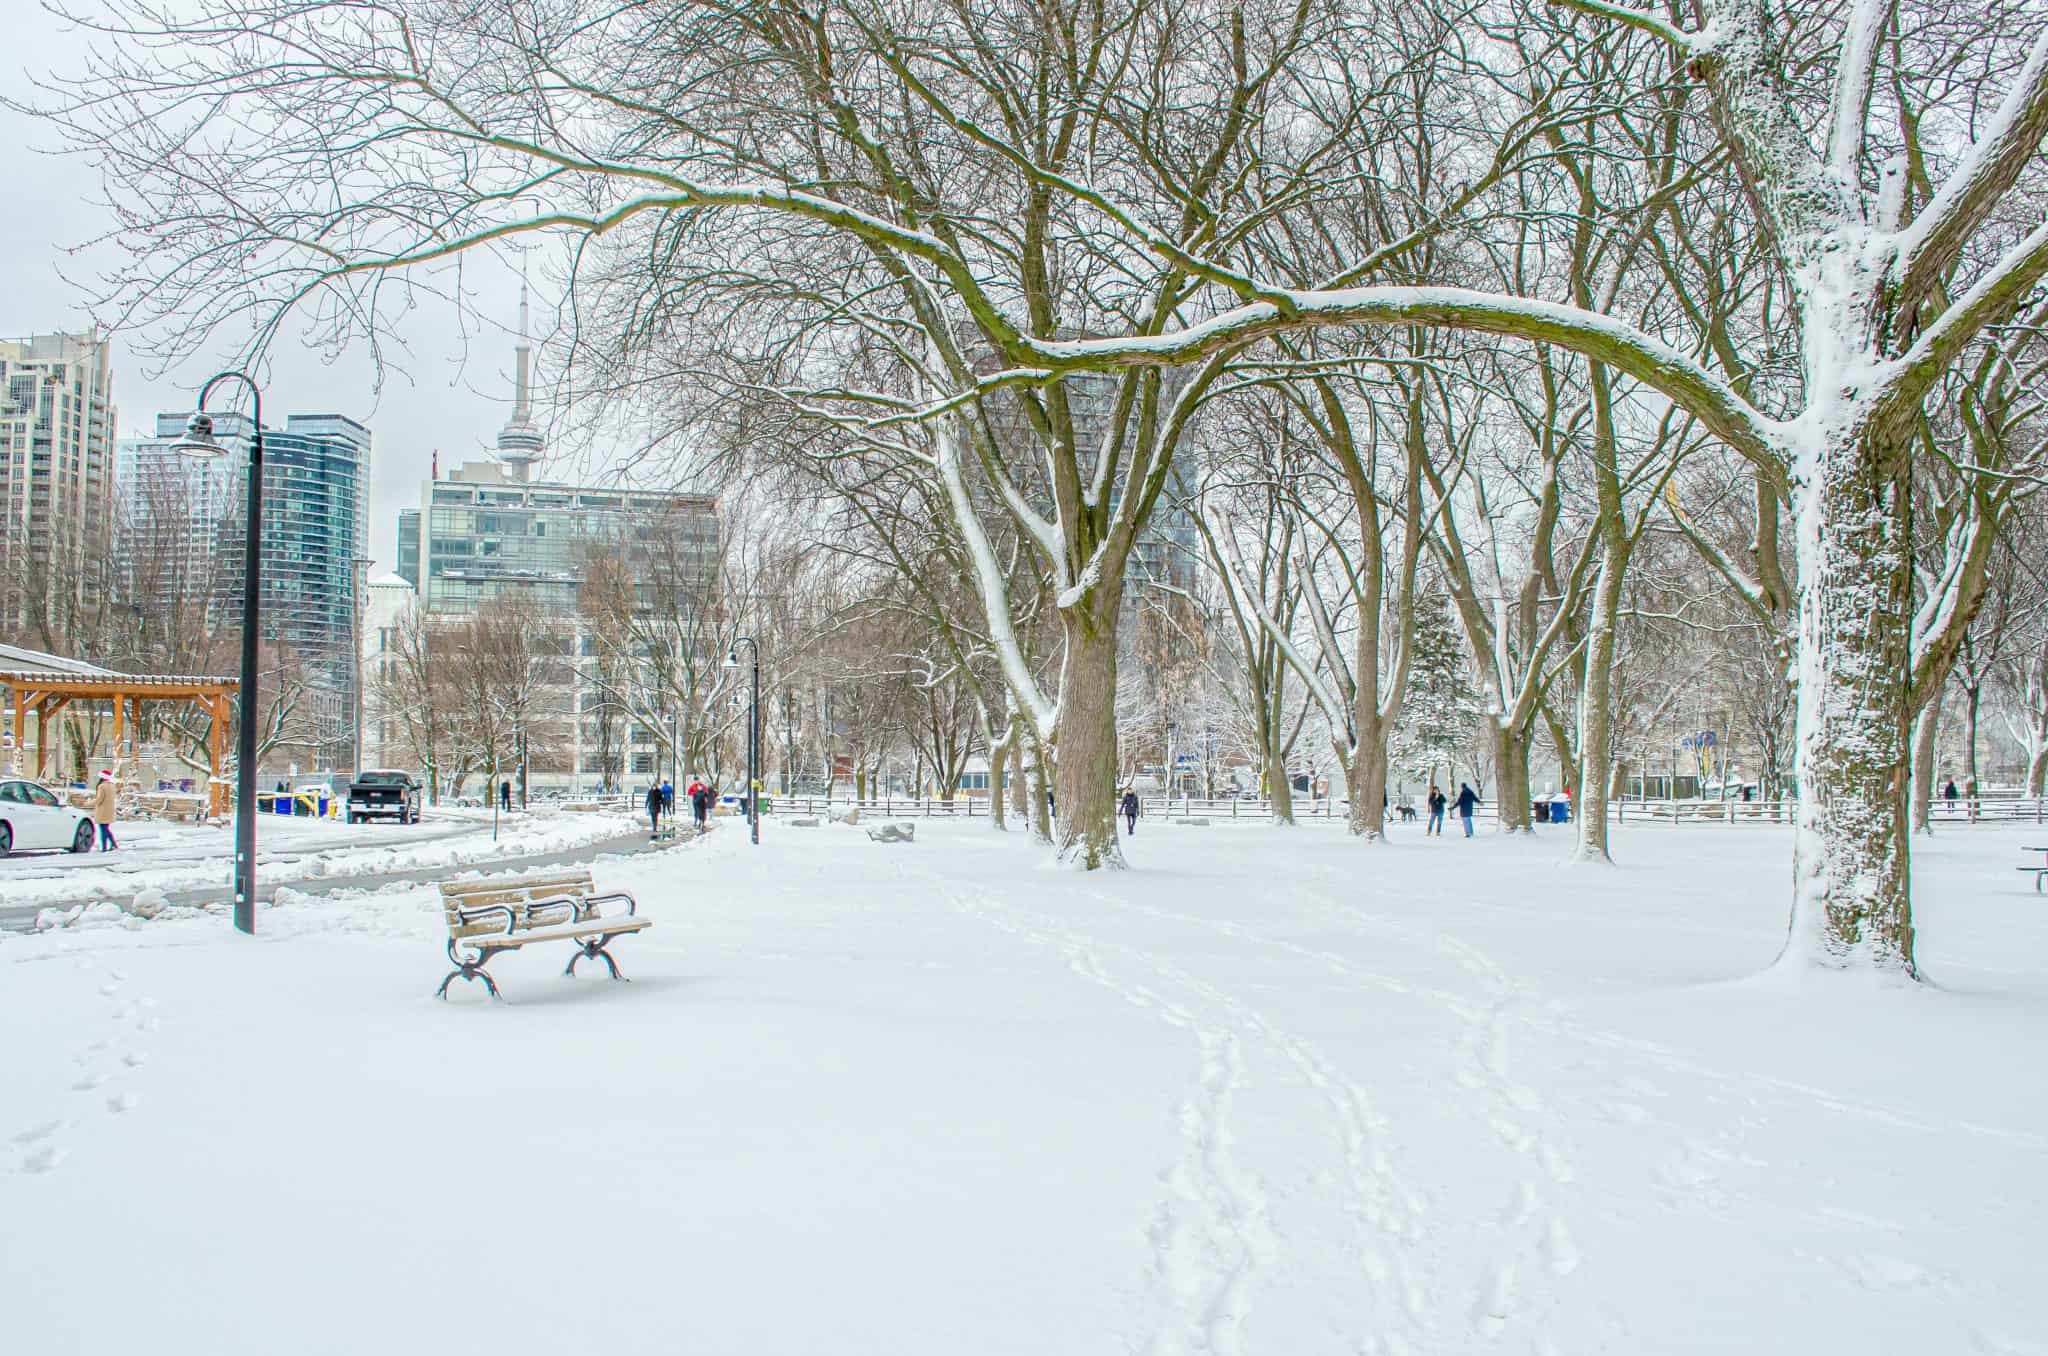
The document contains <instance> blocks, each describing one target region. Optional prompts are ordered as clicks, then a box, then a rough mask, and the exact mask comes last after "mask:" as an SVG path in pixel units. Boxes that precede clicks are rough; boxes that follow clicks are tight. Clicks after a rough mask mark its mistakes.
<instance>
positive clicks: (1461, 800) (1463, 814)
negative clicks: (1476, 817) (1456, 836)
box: [1458, 782, 1479, 838]
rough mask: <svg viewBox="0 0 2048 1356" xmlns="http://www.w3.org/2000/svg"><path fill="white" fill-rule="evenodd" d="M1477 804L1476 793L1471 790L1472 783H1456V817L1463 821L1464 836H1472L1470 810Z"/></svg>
mask: <svg viewBox="0 0 2048 1356" xmlns="http://www.w3.org/2000/svg"><path fill="white" fill-rule="evenodd" d="M1478 805H1479V796H1478V793H1476V792H1474V791H1473V790H1472V783H1470V782H1459V783H1458V818H1459V819H1461V820H1463V821H1464V824H1465V836H1466V837H1467V838H1470V837H1471V836H1472V811H1473V810H1474V809H1476V808H1477V807H1478Z"/></svg>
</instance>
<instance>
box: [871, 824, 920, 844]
mask: <svg viewBox="0 0 2048 1356" xmlns="http://www.w3.org/2000/svg"><path fill="white" fill-rule="evenodd" d="M868 837H869V838H871V839H873V840H874V841H875V842H877V843H911V842H915V841H916V840H917V825H915V824H884V825H883V826H882V827H881V828H879V829H869V830H868Z"/></svg>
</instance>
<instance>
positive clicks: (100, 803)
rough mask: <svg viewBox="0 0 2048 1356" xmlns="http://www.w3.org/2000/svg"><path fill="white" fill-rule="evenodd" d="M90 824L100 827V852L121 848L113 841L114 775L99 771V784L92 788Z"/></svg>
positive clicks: (105, 770) (103, 769) (103, 770)
mask: <svg viewBox="0 0 2048 1356" xmlns="http://www.w3.org/2000/svg"><path fill="white" fill-rule="evenodd" d="M92 822H93V823H95V824H97V825H99V826H100V851H101V852H112V851H113V850H114V849H115V848H117V847H119V846H121V845H120V844H119V843H117V842H115V841H114V774H113V773H112V772H110V771H108V770H107V769H105V768H101V769H100V784H99V785H98V786H96V787H94V788H93V793H92Z"/></svg>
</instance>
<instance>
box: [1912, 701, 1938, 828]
mask: <svg viewBox="0 0 2048 1356" xmlns="http://www.w3.org/2000/svg"><path fill="white" fill-rule="evenodd" d="M1940 730H1941V694H1939V693H1936V694H1935V695H1934V696H1933V697H1932V698H1931V699H1929V701H1928V703H1927V705H1925V706H1923V707H1921V708H1920V714H1919V716H1918V717H1917V718H1916V719H1915V720H1914V721H1913V831H1914V832H1915V833H1932V832H1934V758H1935V736H1936V734H1938V733H1939V732H1940Z"/></svg>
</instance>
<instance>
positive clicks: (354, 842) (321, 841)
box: [0, 808, 634, 907]
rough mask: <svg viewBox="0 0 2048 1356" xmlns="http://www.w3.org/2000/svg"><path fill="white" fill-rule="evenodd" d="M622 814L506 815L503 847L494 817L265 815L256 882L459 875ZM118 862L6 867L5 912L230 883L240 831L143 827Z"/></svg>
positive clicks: (2, 877) (600, 833)
mask: <svg viewBox="0 0 2048 1356" xmlns="http://www.w3.org/2000/svg"><path fill="white" fill-rule="evenodd" d="M633 827H634V821H632V820H631V819H630V818H629V817H628V816H625V815H622V814H596V813H591V814H568V813H563V812H559V811H548V810H535V811H533V812H531V813H518V812H515V813H513V814H509V815H505V816H503V817H502V819H501V820H500V823H499V826H498V832H497V835H496V837H495V838H494V837H493V835H492V830H491V812H490V811H489V810H459V809H444V808H430V809H428V810H427V811H426V812H425V813H424V814H423V815H422V817H421V819H420V822H419V823H417V824H398V823H394V822H391V821H388V820H380V821H376V822H373V823H368V824H348V823H345V822H342V821H340V820H322V819H311V818H294V817H291V816H287V815H259V816H257V819H256V866H257V878H258V880H259V881H262V882H264V883H266V884H268V883H271V882H279V881H306V880H311V879H316V878H325V877H334V876H374V875H383V874H385V873H388V872H392V871H406V870H413V869H420V868H433V867H455V866H463V865H469V864H473V863H478V862H485V861H489V860H490V859H491V858H494V857H504V856H513V855H527V854H531V853H539V852H558V851H566V850H568V849H570V848H576V847H582V846H584V845H586V844H590V843H598V842H603V841H604V840H605V839H608V838H616V837H618V836H619V835H620V834H622V833H629V832H631V831H632V829H633ZM114 832H115V834H116V835H117V836H118V837H119V839H120V843H121V846H120V848H119V850H117V851H114V852H87V853H81V854H78V855H75V856H74V855H72V854H71V853H68V852H32V853H29V852H25V853H17V854H16V855H14V856H11V857H8V858H5V859H4V860H0V907H10V906H17V905H44V904H52V903H57V902H68V901H76V900H93V899H107V900H120V899H129V898H133V897H134V895H135V894H136V892H137V891H139V890H141V889H144V888H154V889H157V890H165V891H177V890H188V889H198V888H204V887H207V886H225V885H227V884H229V883H230V881H231V879H232V877H233V872H234V867H233V857H234V850H235V848H234V835H235V830H234V825H233V824H232V823H231V822H230V823H226V824H216V825H199V824H174V823H165V822H160V821H137V822H129V823H124V824H118V825H116V826H115V829H114Z"/></svg>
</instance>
